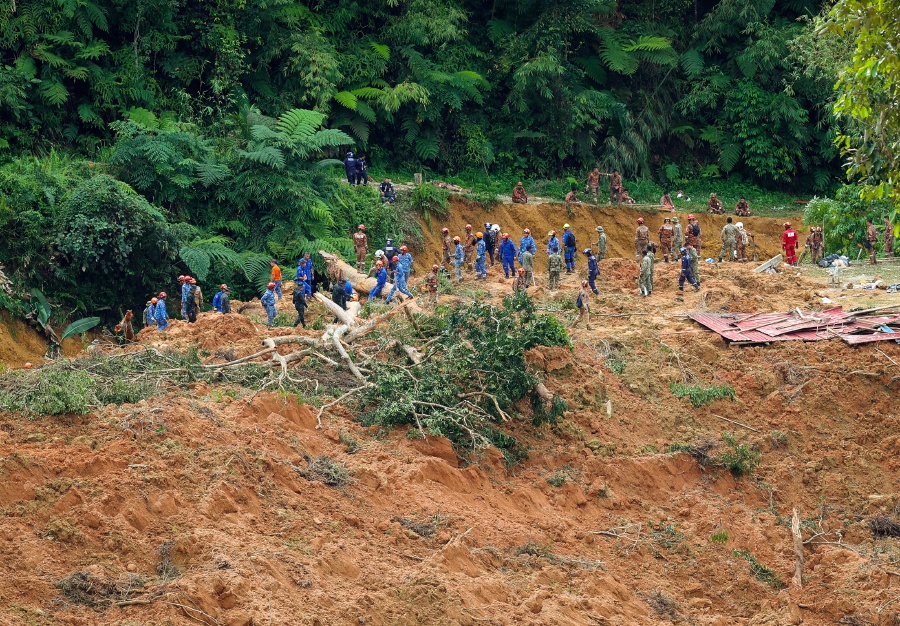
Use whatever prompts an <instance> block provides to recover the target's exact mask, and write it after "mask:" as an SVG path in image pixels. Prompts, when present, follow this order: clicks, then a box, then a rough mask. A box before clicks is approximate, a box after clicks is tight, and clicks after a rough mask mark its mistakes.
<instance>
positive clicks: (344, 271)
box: [319, 250, 394, 298]
mask: <svg viewBox="0 0 900 626" xmlns="http://www.w3.org/2000/svg"><path fill="white" fill-rule="evenodd" d="M319 254H320V255H322V258H323V259H325V271H326V272H327V274H328V276H330V277H331V279H332V280H340V279H341V278H344V279H346V280H349V281H350V284H351V285H353V288H354V289H355V290H356V292H357V293H360V294H362V295H365V296H367V295H369V292H371V291H372V290H373V289H375V285H376V284H377V283H378V281H376V280H375V279H374V278H370V277H368V276H367V275H365V274H361V273H360V272H357V271H356V268H355V267H353V266H352V265H350V264H349V263H347V262H346V261H344V260H343V259H342V258H341V257H339V256H338V255H336V254H331V253H330V252H325V251H324V250H319ZM393 286H394V285H393V283H390V282H389V283H387V284H385V286H384V288H383V289H382V290H381V297H382V298H386V297H387V295H388V294H389V293H390V291H391V289H392V288H393Z"/></svg>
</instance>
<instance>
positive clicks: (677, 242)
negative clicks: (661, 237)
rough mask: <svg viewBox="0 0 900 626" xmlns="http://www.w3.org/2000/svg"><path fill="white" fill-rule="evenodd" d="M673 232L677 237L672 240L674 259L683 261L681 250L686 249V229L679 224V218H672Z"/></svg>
mask: <svg viewBox="0 0 900 626" xmlns="http://www.w3.org/2000/svg"><path fill="white" fill-rule="evenodd" d="M672 230H674V231H675V237H674V239H672V258H673V259H678V260H681V252H680V250H681V249H682V248H683V247H684V229H683V228H682V227H681V224H680V223H678V216H673V217H672Z"/></svg>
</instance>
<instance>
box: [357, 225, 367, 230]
mask: <svg viewBox="0 0 900 626" xmlns="http://www.w3.org/2000/svg"><path fill="white" fill-rule="evenodd" d="M357 228H359V229H360V230H365V229H366V225H365V224H360V225H359V226H358V227H357Z"/></svg>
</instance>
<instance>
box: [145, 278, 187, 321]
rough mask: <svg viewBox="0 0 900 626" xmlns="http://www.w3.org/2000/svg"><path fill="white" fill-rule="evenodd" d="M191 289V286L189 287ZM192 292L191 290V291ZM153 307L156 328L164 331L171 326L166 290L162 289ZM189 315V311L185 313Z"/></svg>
mask: <svg viewBox="0 0 900 626" xmlns="http://www.w3.org/2000/svg"><path fill="white" fill-rule="evenodd" d="M188 289H190V287H188ZM189 293H190V292H189ZM156 298H157V300H156V307H155V308H154V309H153V311H154V314H155V319H156V330H159V331H163V330H165V329H167V328H168V327H169V312H168V311H167V310H166V292H165V291H160V292H159V295H158V296H157V297H156ZM185 315H187V313H185Z"/></svg>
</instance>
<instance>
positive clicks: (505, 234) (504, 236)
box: [500, 233, 509, 239]
mask: <svg viewBox="0 0 900 626" xmlns="http://www.w3.org/2000/svg"><path fill="white" fill-rule="evenodd" d="M500 237H502V238H503V239H509V233H503V234H502V235H500Z"/></svg>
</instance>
